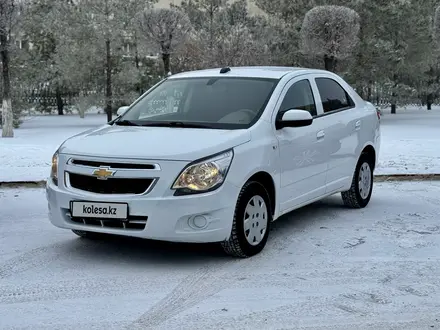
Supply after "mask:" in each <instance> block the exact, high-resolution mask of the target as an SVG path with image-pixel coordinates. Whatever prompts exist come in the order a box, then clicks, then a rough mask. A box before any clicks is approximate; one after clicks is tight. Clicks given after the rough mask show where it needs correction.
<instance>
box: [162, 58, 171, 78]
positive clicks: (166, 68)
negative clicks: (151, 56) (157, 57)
mask: <svg viewBox="0 0 440 330" xmlns="http://www.w3.org/2000/svg"><path fill="white" fill-rule="evenodd" d="M162 60H163V69H164V71H165V77H166V76H168V73H169V72H170V71H171V68H170V54H169V53H163V54H162Z"/></svg>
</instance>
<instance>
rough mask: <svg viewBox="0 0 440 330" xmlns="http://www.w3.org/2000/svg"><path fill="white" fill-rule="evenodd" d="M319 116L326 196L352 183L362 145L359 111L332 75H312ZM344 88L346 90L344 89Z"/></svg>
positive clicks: (341, 83) (343, 84)
mask: <svg viewBox="0 0 440 330" xmlns="http://www.w3.org/2000/svg"><path fill="white" fill-rule="evenodd" d="M313 80H314V84H316V88H317V90H318V97H319V98H320V100H319V102H320V106H321V107H322V110H323V114H321V115H320V116H318V118H317V119H316V121H322V122H324V125H325V132H326V133H325V137H326V144H327V146H328V147H329V149H328V150H326V153H327V157H328V172H327V179H326V185H327V189H326V193H332V192H334V191H338V190H339V189H341V188H342V187H344V186H347V182H348V181H350V182H351V179H352V176H353V171H354V169H355V165H356V162H357V158H358V154H359V152H360V151H358V150H359V148H360V146H361V144H362V141H361V138H360V135H359V133H360V131H361V128H362V109H361V108H360V107H359V105H357V104H356V103H355V101H354V97H352V96H351V95H350V94H349V91H348V88H347V85H346V84H345V82H344V81H343V80H342V79H340V78H339V77H336V76H334V75H326V74H320V75H314V79H313ZM344 86H345V87H346V88H344Z"/></svg>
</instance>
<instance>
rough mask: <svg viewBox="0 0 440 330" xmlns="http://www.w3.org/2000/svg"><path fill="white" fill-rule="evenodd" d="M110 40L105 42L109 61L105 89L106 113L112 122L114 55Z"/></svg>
mask: <svg viewBox="0 0 440 330" xmlns="http://www.w3.org/2000/svg"><path fill="white" fill-rule="evenodd" d="M110 46H111V45H110V40H108V39H107V40H106V41H105V48H106V53H107V54H106V55H107V61H106V71H107V79H106V89H105V112H106V113H107V121H108V122H109V121H111V120H112V117H113V114H112V110H113V102H112V97H113V91H112V53H111V48H110Z"/></svg>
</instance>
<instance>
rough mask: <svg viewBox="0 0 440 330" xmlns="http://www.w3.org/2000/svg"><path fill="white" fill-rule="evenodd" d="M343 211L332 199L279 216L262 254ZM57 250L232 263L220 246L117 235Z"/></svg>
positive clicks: (114, 257) (141, 260) (112, 257)
mask: <svg viewBox="0 0 440 330" xmlns="http://www.w3.org/2000/svg"><path fill="white" fill-rule="evenodd" d="M343 209H345V207H344V206H343V204H342V201H341V199H340V198H338V197H337V196H332V197H329V198H326V199H324V200H322V201H319V202H316V203H313V204H311V205H308V206H305V207H303V208H301V209H298V210H296V211H293V212H291V213H289V214H286V215H284V216H282V217H281V218H280V219H278V220H277V221H276V222H274V223H273V224H272V228H271V233H270V236H269V240H268V243H267V245H266V247H265V249H264V250H263V252H262V254H263V255H264V254H266V253H268V252H269V251H270V250H271V249H272V248H275V249H277V250H280V248H279V243H280V242H283V241H285V240H286V239H288V238H289V237H291V236H294V235H295V234H296V233H300V232H303V231H307V230H311V229H312V228H313V227H315V226H326V225H328V226H331V223H332V219H334V218H335V216H337V214H338V212H341V211H343ZM72 235H73V234H72ZM66 243H67V242H66ZM60 248H61V251H59V252H61V253H62V254H64V253H65V254H67V255H70V256H71V257H74V258H79V259H84V260H87V262H90V261H93V262H94V263H96V264H100V263H101V264H102V263H119V262H121V263H124V264H127V263H133V264H136V265H142V264H148V265H150V266H151V265H155V266H168V265H173V266H176V265H179V264H182V265H188V264H192V265H204V264H206V263H209V262H212V261H213V259H214V260H217V261H221V260H224V261H228V260H231V257H229V256H227V255H225V253H224V252H223V250H222V248H221V246H220V245H219V244H190V243H170V242H162V241H153V240H145V239H138V238H131V237H120V236H108V237H103V238H100V239H96V240H90V239H82V238H73V240H69V243H67V244H62V246H61V247H60Z"/></svg>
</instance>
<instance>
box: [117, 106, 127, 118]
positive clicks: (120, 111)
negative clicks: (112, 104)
mask: <svg viewBox="0 0 440 330" xmlns="http://www.w3.org/2000/svg"><path fill="white" fill-rule="evenodd" d="M128 108H129V106H123V107H120V108H119V109H118V111H117V112H116V114H117V115H118V116H122V115H123V114H124V113H126V112H127V110H128Z"/></svg>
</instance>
